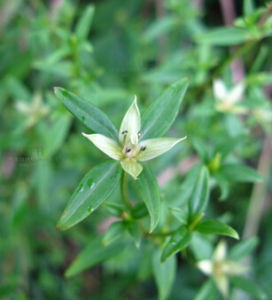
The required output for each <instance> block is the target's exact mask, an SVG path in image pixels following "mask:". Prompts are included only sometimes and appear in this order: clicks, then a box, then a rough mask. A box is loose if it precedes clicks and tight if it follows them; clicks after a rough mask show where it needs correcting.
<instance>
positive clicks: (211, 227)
mask: <svg viewBox="0 0 272 300" xmlns="http://www.w3.org/2000/svg"><path fill="white" fill-rule="evenodd" d="M194 230H195V231H198V232H200V233H202V234H218V235H226V236H230V237H233V238H235V239H239V235H238V233H237V232H236V231H235V230H234V229H233V228H232V227H230V226H229V225H227V224H224V223H222V222H220V221H217V220H206V221H203V222H201V223H199V224H198V225H197V226H196V227H195V228H194Z"/></svg>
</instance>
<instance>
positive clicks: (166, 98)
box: [142, 78, 188, 139]
mask: <svg viewBox="0 0 272 300" xmlns="http://www.w3.org/2000/svg"><path fill="white" fill-rule="evenodd" d="M187 87H188V79H187V78H183V79H181V80H178V81H176V82H175V83H174V84H172V85H171V86H170V87H169V88H168V89H166V90H165V91H164V92H163V93H162V95H161V96H159V98H158V99H157V100H155V101H154V102H153V103H152V104H151V105H150V106H149V107H148V108H147V110H146V111H145V113H144V114H143V118H142V130H143V137H144V138H145V139H146V138H154V137H158V136H163V135H164V134H165V133H166V132H167V130H168V129H169V128H170V126H171V125H172V124H173V122H174V121H175V119H176V116H177V114H178V111H179V107H180V104H181V101H182V99H183V97H184V95H185V92H186V90H187Z"/></svg>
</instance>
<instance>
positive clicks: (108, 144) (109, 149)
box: [82, 132, 123, 160]
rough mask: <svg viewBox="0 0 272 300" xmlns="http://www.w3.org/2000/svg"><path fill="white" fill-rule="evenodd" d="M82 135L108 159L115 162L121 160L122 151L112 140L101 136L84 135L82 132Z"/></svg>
mask: <svg viewBox="0 0 272 300" xmlns="http://www.w3.org/2000/svg"><path fill="white" fill-rule="evenodd" d="M82 135H83V136H85V137H86V138H87V139H88V140H90V141H91V142H92V143H93V144H94V145H95V146H96V147H97V148H98V149H100V150H101V151H103V152H104V153H105V154H107V155H108V156H109V157H111V158H113V159H115V160H120V159H121V158H122V156H123V155H122V150H121V148H120V147H119V146H118V144H117V143H116V142H115V141H114V140H112V139H110V138H108V137H106V136H104V135H102V134H86V133H84V132H82Z"/></svg>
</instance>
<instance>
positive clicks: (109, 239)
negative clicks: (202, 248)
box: [102, 222, 126, 247]
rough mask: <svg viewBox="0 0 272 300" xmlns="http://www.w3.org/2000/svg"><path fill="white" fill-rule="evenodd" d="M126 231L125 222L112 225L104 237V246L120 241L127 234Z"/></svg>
mask: <svg viewBox="0 0 272 300" xmlns="http://www.w3.org/2000/svg"><path fill="white" fill-rule="evenodd" d="M125 230H126V228H125V226H124V224H123V222H114V223H112V224H111V225H110V227H109V228H108V230H107V232H106V234H105V235H104V237H103V240H102V244H103V246H105V247H106V246H108V245H110V244H111V243H113V242H114V241H115V240H117V239H119V238H120V237H121V236H122V235H123V234H124V233H125Z"/></svg>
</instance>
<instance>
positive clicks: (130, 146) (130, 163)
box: [82, 96, 186, 179]
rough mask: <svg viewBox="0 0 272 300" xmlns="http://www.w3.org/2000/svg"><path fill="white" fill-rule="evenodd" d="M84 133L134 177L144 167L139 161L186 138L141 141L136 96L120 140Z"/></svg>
mask: <svg viewBox="0 0 272 300" xmlns="http://www.w3.org/2000/svg"><path fill="white" fill-rule="evenodd" d="M82 135H83V136H85V137H86V138H87V139H89V140H90V141H91V142H92V143H93V144H94V145H95V146H96V147H97V148H99V149H100V150H101V151H103V152H104V153H105V154H107V155H108V156H109V157H111V158H113V159H115V160H119V161H120V163H121V166H122V168H123V170H124V171H125V172H127V173H128V174H130V175H131V176H132V177H133V178H134V179H137V177H138V176H139V174H140V173H141V171H142V169H143V167H142V165H141V164H140V163H139V162H138V161H146V160H149V159H152V158H154V157H157V156H159V155H161V154H163V153H165V152H166V151H168V150H170V149H171V148H172V147H174V146H175V145H176V144H177V143H179V142H181V141H182V140H184V139H185V138H186V137H183V138H180V139H176V138H154V139H147V140H143V141H141V140H140V138H141V136H142V132H141V115H140V111H139V109H138V106H137V98H136V96H135V99H134V101H133V103H132V104H131V106H130V107H129V109H128V111H127V112H126V114H125V116H124V118H123V121H122V123H121V127H120V130H119V140H118V141H115V140H112V139H111V138H108V137H106V136H104V135H102V134H86V133H82Z"/></svg>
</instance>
